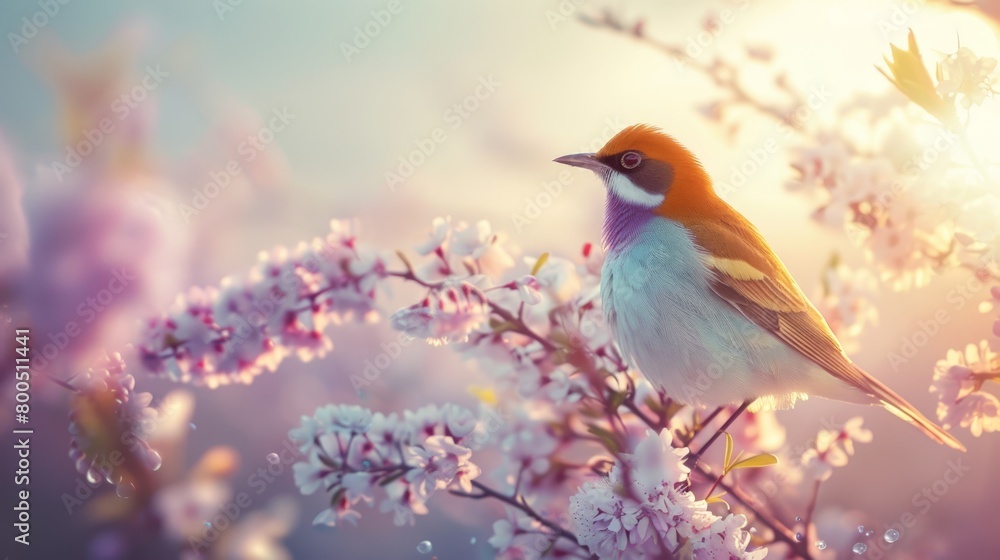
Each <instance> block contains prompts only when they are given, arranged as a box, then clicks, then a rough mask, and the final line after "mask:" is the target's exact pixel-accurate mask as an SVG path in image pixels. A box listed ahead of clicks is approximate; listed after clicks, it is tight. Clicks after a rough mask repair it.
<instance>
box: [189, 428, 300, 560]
mask: <svg viewBox="0 0 1000 560" xmlns="http://www.w3.org/2000/svg"><path fill="white" fill-rule="evenodd" d="M301 457H302V451H301V450H299V448H298V447H297V446H296V445H295V443H294V442H293V441H292V440H291V439H290V438H285V440H284V441H283V442H282V444H281V450H280V451H278V452H274V453H270V454H269V455H268V456H267V458H266V459H265V461H264V463H265V465H266V466H261V467H258V468H257V470H255V471H253V472H252V473H250V475H249V476H248V477H247V479H246V484H245V486H246V488H245V489H242V490H240V491H239V492H237V493H236V494H235V495H234V496H233V498H232V499H231V500H229V501H227V502H225V503H224V504H222V505H221V506H220V507H219V510H218V511H217V512H216V513H215V515H213V516H212V517H211V518H210V519H206V520H205V524H204V526H203V527H202V528H201V531H200V534H199V535H193V536H191V537H189V538H188V545H190V546H191V549H192V550H193V551H195V552H198V551H200V550H202V549H206V548H208V547H210V546H211V545H212V543H214V542H215V541H217V540H218V539H219V537H220V536H222V534H223V533H224V532H225V531H226V530H227V529H229V528H230V527H232V526H233V525H235V524H236V521H238V520H239V518H240V517H241V516H242V515H243V512H244V511H246V510H248V509H250V507H251V506H252V505H253V503H254V499H255V498H256V497H259V496H260V495H261V494H263V493H264V492H266V491H267V489H268V488H269V487H270V486H271V485H272V484H274V482H275V481H276V480H278V479H279V478H281V476H282V475H284V474H285V472H286V471H287V470H289V469H288V467H289V466H291V465H292V464H293V463H295V462H296V461H297V460H299V459H300V458H301ZM251 491H252V493H251Z"/></svg>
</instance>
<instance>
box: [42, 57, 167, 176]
mask: <svg viewBox="0 0 1000 560" xmlns="http://www.w3.org/2000/svg"><path fill="white" fill-rule="evenodd" d="M169 76H170V72H168V71H166V70H164V69H163V68H161V67H160V65H159V64H157V65H155V66H153V65H149V66H146V73H145V74H143V76H142V77H141V78H139V80H138V81H137V83H136V84H135V85H134V86H133V87H132V89H130V90H128V91H126V92H124V93H122V94H121V95H119V96H118V97H116V98H115V99H114V100H113V101H111V105H110V106H109V109H110V110H111V112H112V113H113V114H114V115H115V116H116V117H118V119H117V121H116V120H115V119H112V118H111V117H104V118H102V119H101V120H100V121H98V122H97V126H96V127H94V128H85V129H83V130H81V131H80V136H81V137H82V138H81V139H80V140H79V141H77V143H76V144H75V145H72V146H66V154H65V156H64V157H63V159H62V161H53V162H52V164H51V165H50V167H51V169H52V172H53V173H54V174H55V176H56V179H57V180H58V181H59V182H60V183H62V182H63V178H64V177H65V176H66V174H68V173H69V172H70V171H72V170H74V169H76V168H77V167H79V166H80V164H82V163H83V161H84V160H85V159H86V158H87V157H89V156H90V155H91V154H93V153H94V152H96V151H97V150H98V148H100V147H101V145H102V144H103V143H104V142H105V140H107V139H108V138H109V137H110V136H111V135H112V134H114V133H115V131H116V130H117V129H118V125H119V123H121V122H123V121H125V120H126V119H128V118H129V115H131V114H132V112H133V111H135V110H136V109H138V108H139V107H140V106H141V105H142V103H143V102H144V101H146V99H147V98H149V95H150V94H151V93H152V92H154V91H156V90H157V89H158V88H159V87H160V85H161V84H162V83H163V79H164V78H167V77H169Z"/></svg>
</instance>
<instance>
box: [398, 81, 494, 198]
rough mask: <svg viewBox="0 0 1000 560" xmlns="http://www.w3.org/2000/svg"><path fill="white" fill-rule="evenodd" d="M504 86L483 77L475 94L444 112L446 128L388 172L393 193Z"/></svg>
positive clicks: (429, 136) (436, 130) (420, 141)
mask: <svg viewBox="0 0 1000 560" xmlns="http://www.w3.org/2000/svg"><path fill="white" fill-rule="evenodd" d="M500 85H501V83H500V82H498V81H496V80H495V79H494V78H493V74H488V75H486V76H479V78H478V83H477V84H476V87H475V88H474V89H473V91H472V93H470V94H469V95H466V96H465V97H463V98H462V99H460V100H459V101H458V102H456V103H453V104H452V105H451V106H450V107H448V108H447V109H445V110H444V113H443V114H442V115H441V120H442V121H443V123H444V125H446V126H436V127H434V128H433V129H432V130H431V131H430V132H429V133H428V134H427V135H426V136H424V137H422V138H418V139H417V140H415V141H414V142H413V145H414V147H415V148H414V149H413V150H412V151H410V152H409V153H406V154H403V155H400V156H399V158H398V162H399V165H398V166H397V167H396V169H395V171H386V173H385V182H386V185H387V186H388V187H389V191H390V192H396V189H397V188H399V185H402V184H403V183H405V182H406V180H407V179H409V178H410V177H412V176H413V174H414V173H416V171H417V169H418V168H419V167H420V166H421V165H423V164H424V163H426V162H427V158H429V157H431V156H432V155H433V154H434V153H435V152H437V150H438V148H439V147H440V146H441V144H443V143H445V142H446V141H447V140H448V130H447V129H450V130H452V131H455V130H458V129H459V128H461V127H462V125H463V124H465V122H466V121H467V120H468V119H469V118H471V117H472V115H473V114H475V113H476V111H478V110H479V109H480V108H481V107H482V104H483V102H484V101H486V100H488V99H489V98H491V97H493V94H495V93H496V91H497V88H499V87H500Z"/></svg>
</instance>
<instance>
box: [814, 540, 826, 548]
mask: <svg viewBox="0 0 1000 560" xmlns="http://www.w3.org/2000/svg"><path fill="white" fill-rule="evenodd" d="M816 548H818V549H820V550H826V541H816Z"/></svg>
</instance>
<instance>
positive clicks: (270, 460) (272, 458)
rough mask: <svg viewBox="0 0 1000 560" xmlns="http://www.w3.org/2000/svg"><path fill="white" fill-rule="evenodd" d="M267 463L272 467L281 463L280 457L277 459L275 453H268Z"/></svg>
mask: <svg viewBox="0 0 1000 560" xmlns="http://www.w3.org/2000/svg"><path fill="white" fill-rule="evenodd" d="M267 462H268V463H271V464H272V465H277V464H278V463H279V462H281V457H278V454H277V453H268V454H267Z"/></svg>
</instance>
